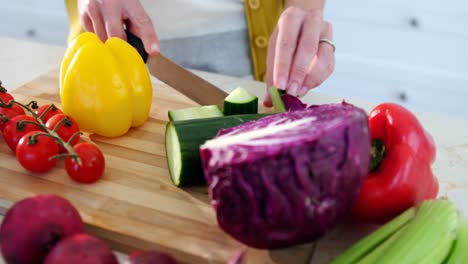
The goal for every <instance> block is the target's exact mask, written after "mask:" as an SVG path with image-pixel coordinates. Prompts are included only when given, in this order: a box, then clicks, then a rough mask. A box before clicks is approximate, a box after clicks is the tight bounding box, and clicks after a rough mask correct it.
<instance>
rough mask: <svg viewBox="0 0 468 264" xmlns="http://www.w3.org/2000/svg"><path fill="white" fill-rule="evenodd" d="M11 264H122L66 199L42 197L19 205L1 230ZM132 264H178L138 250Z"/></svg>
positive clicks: (131, 257) (0, 240)
mask: <svg viewBox="0 0 468 264" xmlns="http://www.w3.org/2000/svg"><path fill="white" fill-rule="evenodd" d="M0 250H1V253H2V256H3V258H4V260H5V261H6V263H7V264H31V263H38V264H39V263H44V264H64V263H67V264H118V261H117V258H116V256H115V255H114V253H113V252H112V251H111V249H110V248H109V247H108V246H107V245H106V244H105V243H104V242H103V241H101V240H100V239H98V238H96V237H94V236H92V235H90V234H87V233H86V232H85V228H84V224H83V222H82V219H81V217H80V214H79V212H78V210H77V209H76V208H75V207H74V206H73V205H72V204H71V203H70V202H69V201H68V200H66V199H64V198H62V197H60V196H58V195H53V194H39V195H35V196H31V197H28V198H25V199H23V200H20V201H18V202H16V203H15V204H14V205H13V206H12V207H11V208H10V209H9V210H8V211H7V212H6V214H5V218H4V219H3V222H2V224H1V226H0ZM125 263H128V264H154V263H160V264H177V261H176V260H175V259H174V258H173V257H172V256H170V255H168V254H165V253H162V252H156V251H143V250H135V251H134V252H131V253H130V255H129V258H128V259H127V261H126V262H125Z"/></svg>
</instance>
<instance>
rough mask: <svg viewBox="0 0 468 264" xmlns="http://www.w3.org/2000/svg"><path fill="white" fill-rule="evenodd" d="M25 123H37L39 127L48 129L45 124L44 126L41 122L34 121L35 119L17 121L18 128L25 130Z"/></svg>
mask: <svg viewBox="0 0 468 264" xmlns="http://www.w3.org/2000/svg"><path fill="white" fill-rule="evenodd" d="M24 124H32V125H36V126H38V127H40V128H41V129H43V130H46V129H47V127H45V126H42V125H41V124H39V123H38V122H34V121H30V120H20V121H18V122H17V123H16V130H19V131H21V130H23V129H24Z"/></svg>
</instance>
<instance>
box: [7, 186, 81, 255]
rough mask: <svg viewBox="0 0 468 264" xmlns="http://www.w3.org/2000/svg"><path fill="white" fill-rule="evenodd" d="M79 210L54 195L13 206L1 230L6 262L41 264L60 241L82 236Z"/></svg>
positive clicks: (38, 197) (40, 196) (36, 197)
mask: <svg viewBox="0 0 468 264" xmlns="http://www.w3.org/2000/svg"><path fill="white" fill-rule="evenodd" d="M83 231H84V226H83V223H82V221H81V217H80V215H79V213H78V211H77V210H76V209H75V208H74V207H73V206H72V205H71V204H70V203H69V202H68V201H67V200H65V199H63V198H61V197H59V196H56V195H37V196H33V197H30V198H26V199H24V200H21V201H19V202H17V203H16V204H14V205H13V206H12V207H11V208H10V209H9V210H8V212H7V213H6V215H5V218H4V220H3V223H2V225H1V227H0V247H1V251H2V255H3V257H4V259H5V261H6V262H7V263H14V264H23V263H24V264H31V263H42V261H43V260H44V258H45V257H46V255H47V254H48V253H49V251H50V250H51V249H52V248H53V247H54V246H55V244H57V243H58V242H59V241H60V240H62V239H63V238H65V237H67V236H70V235H73V234H76V233H81V232H83Z"/></svg>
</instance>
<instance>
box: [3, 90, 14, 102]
mask: <svg viewBox="0 0 468 264" xmlns="http://www.w3.org/2000/svg"><path fill="white" fill-rule="evenodd" d="M0 99H2V101H3V103H5V104H8V103H9V102H10V101H11V100H14V98H13V96H12V95H11V94H9V93H7V92H6V91H5V92H3V91H1V90H0Z"/></svg>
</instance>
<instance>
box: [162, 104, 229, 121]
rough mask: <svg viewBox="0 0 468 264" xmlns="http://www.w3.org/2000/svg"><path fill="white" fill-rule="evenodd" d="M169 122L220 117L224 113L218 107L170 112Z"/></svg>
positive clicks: (211, 106)
mask: <svg viewBox="0 0 468 264" xmlns="http://www.w3.org/2000/svg"><path fill="white" fill-rule="evenodd" d="M168 116H169V120H171V121H181V120H190V119H199V118H209V117H220V116H223V112H222V111H221V110H220V109H219V107H218V106H216V105H205V106H196V107H189V108H182V109H176V110H170V111H169V112H168Z"/></svg>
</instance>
